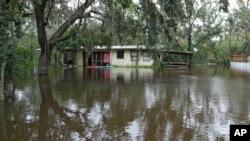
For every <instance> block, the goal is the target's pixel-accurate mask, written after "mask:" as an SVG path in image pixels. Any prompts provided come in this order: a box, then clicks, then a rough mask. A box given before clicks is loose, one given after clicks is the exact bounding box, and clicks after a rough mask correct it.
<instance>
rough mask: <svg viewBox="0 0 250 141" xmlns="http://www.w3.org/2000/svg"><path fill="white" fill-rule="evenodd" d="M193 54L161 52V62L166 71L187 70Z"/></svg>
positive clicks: (186, 52) (187, 52)
mask: <svg viewBox="0 0 250 141" xmlns="http://www.w3.org/2000/svg"><path fill="white" fill-rule="evenodd" d="M192 55H193V52H189V51H169V50H164V51H162V61H163V63H164V66H165V68H167V69H188V68H189V67H190V66H191V58H192Z"/></svg>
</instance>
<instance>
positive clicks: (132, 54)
mask: <svg viewBox="0 0 250 141" xmlns="http://www.w3.org/2000/svg"><path fill="white" fill-rule="evenodd" d="M130 59H131V61H132V62H135V61H137V60H138V50H131V51H130Z"/></svg>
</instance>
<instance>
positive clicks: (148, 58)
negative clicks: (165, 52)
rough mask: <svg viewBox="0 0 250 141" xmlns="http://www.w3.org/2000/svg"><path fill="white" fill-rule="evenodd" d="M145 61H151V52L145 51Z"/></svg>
mask: <svg viewBox="0 0 250 141" xmlns="http://www.w3.org/2000/svg"><path fill="white" fill-rule="evenodd" d="M143 61H150V54H149V52H146V51H144V52H143Z"/></svg>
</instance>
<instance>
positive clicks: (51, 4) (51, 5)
mask: <svg viewBox="0 0 250 141" xmlns="http://www.w3.org/2000/svg"><path fill="white" fill-rule="evenodd" d="M53 4H54V0H52V1H51V2H50V3H49V11H48V13H47V16H46V18H45V24H48V20H49V16H50V13H51V10H52V8H53Z"/></svg>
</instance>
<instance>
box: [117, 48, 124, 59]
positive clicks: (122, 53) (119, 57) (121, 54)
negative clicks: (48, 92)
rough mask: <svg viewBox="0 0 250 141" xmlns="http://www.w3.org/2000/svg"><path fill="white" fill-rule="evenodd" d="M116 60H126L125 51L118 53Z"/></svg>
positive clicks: (118, 51)
mask: <svg viewBox="0 0 250 141" xmlns="http://www.w3.org/2000/svg"><path fill="white" fill-rule="evenodd" d="M116 59H124V50H117V51H116Z"/></svg>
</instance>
